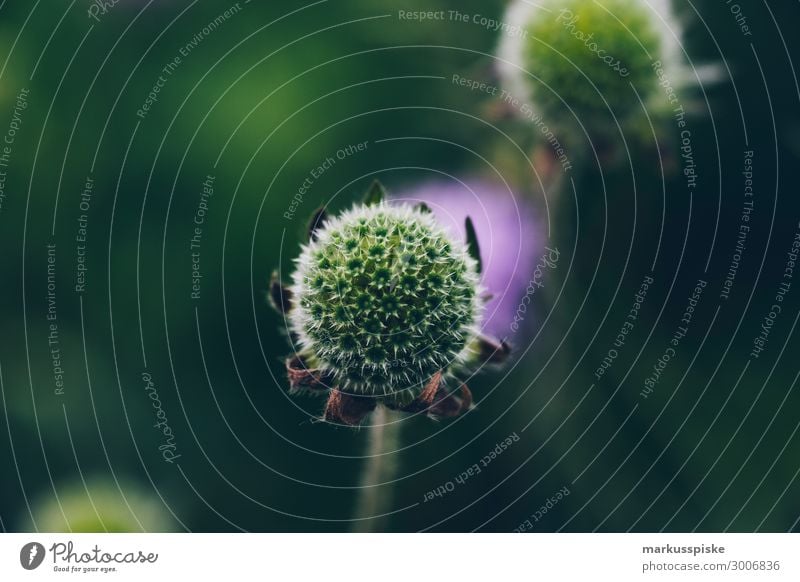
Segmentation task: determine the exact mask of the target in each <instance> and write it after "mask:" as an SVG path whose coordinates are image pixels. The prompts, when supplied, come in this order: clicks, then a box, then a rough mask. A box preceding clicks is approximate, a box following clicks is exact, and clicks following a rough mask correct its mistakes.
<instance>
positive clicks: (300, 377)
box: [286, 355, 332, 392]
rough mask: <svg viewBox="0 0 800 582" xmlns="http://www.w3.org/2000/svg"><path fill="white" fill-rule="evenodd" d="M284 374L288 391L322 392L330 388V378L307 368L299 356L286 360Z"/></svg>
mask: <svg viewBox="0 0 800 582" xmlns="http://www.w3.org/2000/svg"><path fill="white" fill-rule="evenodd" d="M286 373H287V375H288V376H289V391H290V392H302V391H305V390H308V391H310V392H324V391H325V390H328V389H329V388H330V387H331V386H330V383H331V381H332V378H331V376H330V374H327V373H326V372H324V371H323V370H318V369H313V368H308V367H307V366H306V363H305V361H304V360H303V358H302V357H301V356H299V355H295V356H294V357H292V358H289V359H288V360H286Z"/></svg>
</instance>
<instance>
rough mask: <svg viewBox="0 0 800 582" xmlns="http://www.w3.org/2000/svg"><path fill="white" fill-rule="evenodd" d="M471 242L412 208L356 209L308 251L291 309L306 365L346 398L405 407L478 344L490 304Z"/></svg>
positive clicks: (331, 222)
mask: <svg viewBox="0 0 800 582" xmlns="http://www.w3.org/2000/svg"><path fill="white" fill-rule="evenodd" d="M478 281H479V277H478V267H477V262H476V261H475V259H474V258H473V257H472V256H470V252H469V249H468V248H467V245H466V244H464V243H463V242H461V241H460V240H456V239H454V238H452V237H451V236H450V235H449V234H448V233H447V232H446V231H445V230H444V229H442V228H441V227H440V226H439V225H438V224H437V223H436V221H435V219H434V218H433V216H432V215H431V214H428V213H426V212H424V211H423V210H421V209H415V208H412V207H411V206H407V205H399V206H389V205H387V204H385V203H383V202H380V203H377V204H375V205H371V206H370V205H358V206H356V207H354V208H353V209H351V210H349V211H346V212H344V213H343V214H341V215H340V216H338V217H335V218H330V219H328V220H327V222H325V224H324V227H322V228H321V229H320V230H318V231H316V232H315V238H314V240H312V241H311V242H309V243H308V244H307V245H305V246H304V247H303V249H302V253H301V255H300V257H299V259H298V260H297V269H296V271H295V273H294V276H293V282H292V285H291V287H290V289H289V291H290V293H291V296H292V297H293V298H294V303H295V305H294V309H292V310H291V311H290V312H289V313H288V318H289V323H290V327H291V331H292V332H293V333H294V334H295V336H296V337H297V338H298V341H299V344H300V346H299V347H300V350H299V354H300V357H301V358H302V359H303V361H304V362H305V363H306V364H307V365H308V366H309V367H310V368H313V369H315V370H319V374H320V375H327V376H329V377H330V382H331V386H336V387H337V388H338V390H339V391H341V392H342V393H345V394H354V395H364V396H368V397H381V399H382V400H384V401H385V402H387V404H390V405H392V404H403V403H408V402H410V401H412V400H413V399H414V398H416V397H418V396H419V395H420V394H421V393H422V392H423V389H424V387H425V385H426V384H428V383H429V382H430V380H431V378H432V377H433V376H434V375H436V374H437V373H438V372H440V371H442V370H448V369H451V368H452V367H453V366H454V365H455V366H458V365H459V364H463V363H465V362H466V361H467V360H468V359H470V355H471V354H474V352H475V350H476V342H477V338H478V325H479V323H480V317H481V311H482V308H483V302H482V300H481V298H480V297H481V290H480V288H479V282H478Z"/></svg>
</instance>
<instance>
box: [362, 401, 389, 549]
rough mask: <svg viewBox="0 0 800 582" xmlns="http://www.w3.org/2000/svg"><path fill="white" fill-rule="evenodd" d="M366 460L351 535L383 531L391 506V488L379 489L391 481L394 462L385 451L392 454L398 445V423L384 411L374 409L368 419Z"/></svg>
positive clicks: (386, 486)
mask: <svg viewBox="0 0 800 582" xmlns="http://www.w3.org/2000/svg"><path fill="white" fill-rule="evenodd" d="M370 421H371V424H370V426H369V428H368V430H369V437H368V442H367V451H366V459H365V461H364V470H363V473H362V474H361V483H360V486H361V489H360V490H359V493H358V499H357V501H356V511H355V518H356V519H357V520H358V521H354V522H353V531H355V532H361V533H365V532H379V531H385V528H386V521H387V517H386V516H383V517H380V516H381V514H385V513H387V512H388V511H389V508H390V507H391V504H392V487H391V486H390V485H384V486H382V487H381V486H380V484H381V483H388V482H390V481H392V480H393V479H394V475H395V471H396V470H397V461H396V458H395V457H394V455H387V454H386V453H387V452H389V451H396V450H397V446H398V443H399V441H400V423H399V422H397V419H396V418H395V415H393V414H392V413H391V412H390V411H389V410H388V409H387V408H386V407H384V406H380V405H379V406H378V408H376V409H375V412H374V413H373V414H372V417H371V418H370Z"/></svg>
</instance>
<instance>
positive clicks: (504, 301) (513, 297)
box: [392, 181, 546, 339]
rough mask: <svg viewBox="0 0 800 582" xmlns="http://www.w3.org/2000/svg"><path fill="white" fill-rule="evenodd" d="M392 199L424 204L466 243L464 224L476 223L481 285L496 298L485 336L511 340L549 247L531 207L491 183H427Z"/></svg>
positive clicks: (485, 323) (491, 303) (487, 312)
mask: <svg viewBox="0 0 800 582" xmlns="http://www.w3.org/2000/svg"><path fill="white" fill-rule="evenodd" d="M392 198H394V199H396V200H404V201H407V202H412V203H413V202H424V203H425V204H427V205H428V206H429V207H430V209H431V210H432V211H433V213H434V214H435V215H436V218H437V219H438V220H439V222H440V223H441V224H442V225H443V226H444V227H445V228H447V229H449V230H450V231H451V232H452V233H453V235H455V236H459V237H461V238H462V239H465V238H466V234H465V230H464V221H465V219H466V217H467V216H469V217H471V218H472V222H473V224H474V225H475V231H476V233H477V236H478V241H479V243H480V249H481V258H482V261H483V272H482V275H481V283H482V284H483V286H484V288H485V289H486V290H487V292H488V293H489V294H491V295H492V296H493V298H492V300H491V301H489V302H488V303H487V304H486V309H485V317H484V321H483V324H482V331H483V332H484V333H486V334H488V335H492V336H495V337H498V338H501V339H502V338H506V337H509V336H510V335H511V323H512V322H513V321H514V315H515V314H516V313H517V310H518V308H519V305H520V301H521V299H522V297H523V296H524V295H525V293H526V289H527V287H528V285H529V283H530V280H531V272H532V270H533V267H534V265H535V263H536V259H537V257H538V256H539V255H541V253H542V249H543V247H544V245H545V244H546V240H545V236H544V232H543V231H544V228H543V227H542V225H541V224H540V221H539V220H538V219H537V217H536V215H535V213H534V211H533V209H532V207H531V204H529V203H528V202H527V201H525V200H523V199H522V198H521V197H519V196H516V195H515V194H514V193H513V192H512V191H511V190H510V189H509V188H508V187H507V186H505V185H502V184H496V183H491V182H487V181H469V182H461V181H453V182H444V181H433V182H427V183H424V184H422V185H420V186H418V187H415V188H413V189H408V190H403V191H400V192H397V193H395V194H394V195H393V196H392Z"/></svg>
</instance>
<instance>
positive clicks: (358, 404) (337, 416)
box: [322, 388, 378, 426]
mask: <svg viewBox="0 0 800 582" xmlns="http://www.w3.org/2000/svg"><path fill="white" fill-rule="evenodd" d="M377 403H378V402H377V400H375V398H373V397H371V396H360V395H359V396H356V395H354V394H347V393H345V392H341V391H340V390H337V389H336V388H334V389H333V390H331V395H330V396H329V397H328V402H327V403H326V404H325V412H323V414H322V419H323V420H325V421H326V422H334V423H340V424H346V425H347V426H356V425H358V424H360V423H361V421H362V420H364V418H365V417H366V416H367V415H368V414H369V413H370V412H372V411H373V410H375V406H376V405H377Z"/></svg>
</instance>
